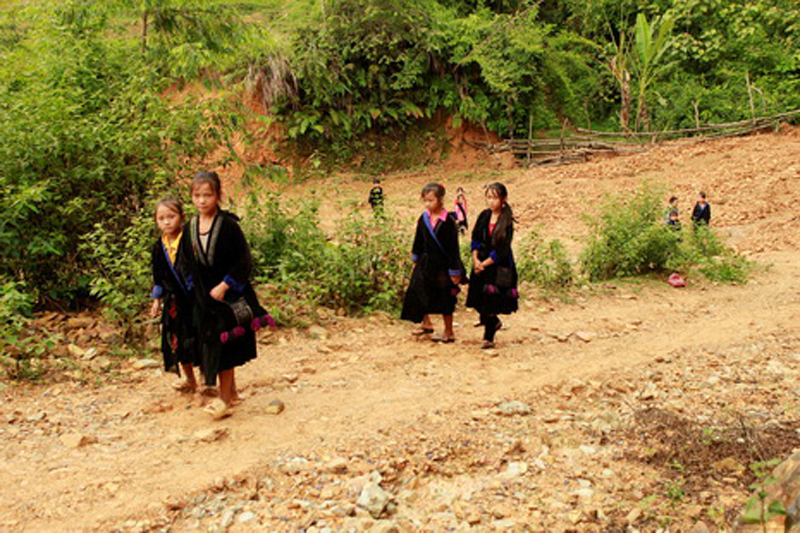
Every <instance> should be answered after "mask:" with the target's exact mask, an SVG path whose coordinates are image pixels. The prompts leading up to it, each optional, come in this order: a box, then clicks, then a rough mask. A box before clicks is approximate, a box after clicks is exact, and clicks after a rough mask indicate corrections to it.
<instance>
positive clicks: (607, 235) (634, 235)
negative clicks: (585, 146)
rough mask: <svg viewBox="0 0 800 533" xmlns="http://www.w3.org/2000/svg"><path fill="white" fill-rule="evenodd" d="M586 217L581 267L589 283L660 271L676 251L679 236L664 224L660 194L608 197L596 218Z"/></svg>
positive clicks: (645, 192)
mask: <svg viewBox="0 0 800 533" xmlns="http://www.w3.org/2000/svg"><path fill="white" fill-rule="evenodd" d="M586 218H587V219H588V223H589V228H590V234H589V238H588V242H587V245H586V248H585V249H584V250H583V252H582V253H581V264H582V269H583V271H584V272H585V273H586V274H587V275H588V276H589V279H590V280H592V281H597V280H604V279H610V278H614V277H625V276H635V275H639V274H645V273H647V272H653V271H660V270H664V269H665V268H666V266H667V262H668V261H669V260H670V258H671V257H672V256H673V255H674V254H675V253H676V250H677V249H678V243H679V241H680V238H681V236H680V233H679V232H676V231H673V230H672V229H671V228H670V227H668V226H666V225H665V224H664V208H663V205H662V200H661V195H659V194H657V193H656V192H655V191H653V190H652V189H649V188H640V189H639V190H637V191H636V192H635V193H634V194H633V195H632V196H627V197H626V196H621V195H620V196H616V197H609V198H607V199H606V201H605V203H604V204H603V205H602V206H601V208H600V213H599V214H598V215H594V216H587V217H586Z"/></svg>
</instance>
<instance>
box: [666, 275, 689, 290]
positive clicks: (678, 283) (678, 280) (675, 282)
mask: <svg viewBox="0 0 800 533" xmlns="http://www.w3.org/2000/svg"><path fill="white" fill-rule="evenodd" d="M667 283H669V284H670V285H672V286H673V287H685V286H686V282H685V281H684V279H683V278H682V277H681V275H680V274H678V273H677V272H673V273H672V274H670V276H669V278H667Z"/></svg>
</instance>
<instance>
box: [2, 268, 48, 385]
mask: <svg viewBox="0 0 800 533" xmlns="http://www.w3.org/2000/svg"><path fill="white" fill-rule="evenodd" d="M33 303H34V302H33V297H32V296H31V295H30V293H29V292H28V291H26V290H25V286H24V284H22V283H19V282H16V281H9V280H3V282H2V285H0V365H2V366H3V367H5V369H6V373H7V374H8V376H9V377H10V378H11V379H26V380H33V379H36V378H38V377H39V376H40V375H41V374H42V373H43V371H44V370H43V366H42V365H41V362H40V357H41V356H42V354H44V352H45V351H46V350H49V349H50V348H52V347H53V345H54V337H53V336H52V335H51V334H49V333H48V332H46V331H34V330H33V327H32V322H31V320H30V316H31V312H32V310H33Z"/></svg>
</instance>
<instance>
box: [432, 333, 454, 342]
mask: <svg viewBox="0 0 800 533" xmlns="http://www.w3.org/2000/svg"><path fill="white" fill-rule="evenodd" d="M431 340H432V341H433V342H441V343H442V344H449V343H451V342H456V339H455V337H446V336H445V335H440V334H438V333H437V334H436V335H434V336H433V337H431Z"/></svg>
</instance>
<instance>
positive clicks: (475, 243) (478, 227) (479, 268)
mask: <svg viewBox="0 0 800 533" xmlns="http://www.w3.org/2000/svg"><path fill="white" fill-rule="evenodd" d="M484 215H485V213H481V214H480V216H478V220H477V221H475V225H474V226H473V227H472V243H471V245H470V250H472V265H473V268H474V269H475V272H478V273H480V272H483V263H481V260H480V257H479V256H478V251H479V250H480V249H481V237H482V235H481V231H482V228H483V224H484V223H485V220H484V219H485V218H486V217H485V216H484Z"/></svg>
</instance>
